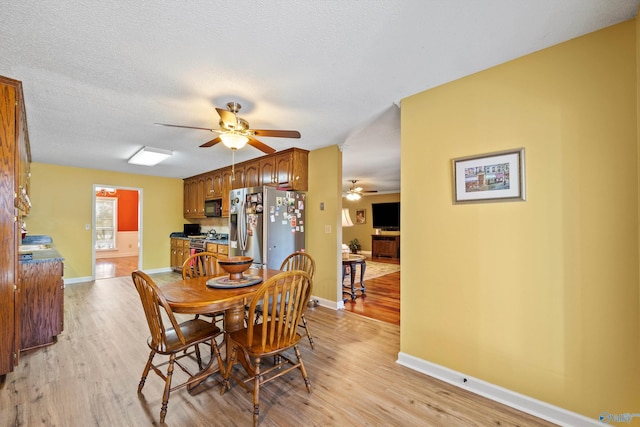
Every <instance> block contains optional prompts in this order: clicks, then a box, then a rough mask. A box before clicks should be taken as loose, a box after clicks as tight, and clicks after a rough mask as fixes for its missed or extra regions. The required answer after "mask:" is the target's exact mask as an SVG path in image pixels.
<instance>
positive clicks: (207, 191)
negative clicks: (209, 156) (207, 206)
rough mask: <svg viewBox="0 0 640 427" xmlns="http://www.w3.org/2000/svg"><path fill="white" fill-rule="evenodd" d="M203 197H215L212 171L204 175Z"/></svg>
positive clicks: (207, 198)
mask: <svg viewBox="0 0 640 427" xmlns="http://www.w3.org/2000/svg"><path fill="white" fill-rule="evenodd" d="M204 199H205V200H210V199H215V193H214V189H213V173H208V174H206V175H205V176H204Z"/></svg>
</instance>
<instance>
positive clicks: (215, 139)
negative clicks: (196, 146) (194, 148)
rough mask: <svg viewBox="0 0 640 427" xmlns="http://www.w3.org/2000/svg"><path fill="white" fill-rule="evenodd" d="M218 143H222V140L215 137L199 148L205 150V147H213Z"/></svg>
mask: <svg viewBox="0 0 640 427" xmlns="http://www.w3.org/2000/svg"><path fill="white" fill-rule="evenodd" d="M218 142H222V140H221V139H220V137H219V136H218V137H216V138H213V139H212V140H211V141H209V142H205V143H204V144H202V145H201V146H200V147H203V148H206V147H213V146H214V145H216V144H217V143H218Z"/></svg>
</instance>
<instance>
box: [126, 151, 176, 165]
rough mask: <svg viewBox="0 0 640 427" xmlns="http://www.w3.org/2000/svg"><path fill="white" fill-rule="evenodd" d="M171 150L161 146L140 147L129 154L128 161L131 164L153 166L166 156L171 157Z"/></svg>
mask: <svg viewBox="0 0 640 427" xmlns="http://www.w3.org/2000/svg"><path fill="white" fill-rule="evenodd" d="M172 155H173V152H172V151H170V150H163V149H161V148H153V147H142V148H141V149H140V151H138V152H137V153H136V154H134V155H133V156H131V158H130V159H129V163H131V164H132V165H144V166H155V165H157V164H158V163H160V162H161V161H163V160H164V159H166V158H167V157H171V156H172Z"/></svg>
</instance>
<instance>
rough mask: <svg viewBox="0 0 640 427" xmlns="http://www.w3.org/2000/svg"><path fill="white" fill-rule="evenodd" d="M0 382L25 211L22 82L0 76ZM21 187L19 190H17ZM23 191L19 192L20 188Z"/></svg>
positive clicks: (15, 321) (7, 359)
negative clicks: (20, 227) (20, 233)
mask: <svg viewBox="0 0 640 427" xmlns="http://www.w3.org/2000/svg"><path fill="white" fill-rule="evenodd" d="M0 156H1V160H2V161H1V162H0V175H2V180H1V181H0V188H1V189H2V191H0V245H1V246H2V250H3V252H4V254H3V256H2V257H1V258H0V271H1V272H2V274H0V382H2V379H3V378H4V377H5V376H6V374H7V373H8V372H11V371H13V369H14V366H15V365H16V364H17V363H18V354H19V349H20V295H21V286H20V269H19V265H18V245H19V244H20V235H19V232H20V230H19V223H20V220H21V217H22V215H25V214H26V213H27V212H28V208H29V206H28V198H26V197H24V196H25V195H28V173H29V167H30V161H31V158H30V151H29V135H28V131H27V117H26V110H25V105H24V95H23V90H22V83H21V82H19V81H17V80H13V79H9V78H6V77H0ZM21 187H22V188H21ZM23 188H24V189H25V192H24V193H23V192H22V189H23Z"/></svg>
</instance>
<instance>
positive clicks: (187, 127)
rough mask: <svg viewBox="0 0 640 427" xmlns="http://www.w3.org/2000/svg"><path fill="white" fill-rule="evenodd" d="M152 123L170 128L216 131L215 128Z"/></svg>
mask: <svg viewBox="0 0 640 427" xmlns="http://www.w3.org/2000/svg"><path fill="white" fill-rule="evenodd" d="M154 125H160V126H169V127H172V128H185V129H200V130H208V131H209V132H216V130H215V129H211V128H199V127H195V126H182V125H169V124H166V123H154Z"/></svg>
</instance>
